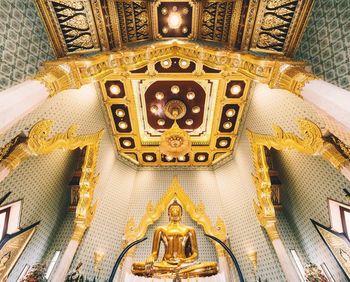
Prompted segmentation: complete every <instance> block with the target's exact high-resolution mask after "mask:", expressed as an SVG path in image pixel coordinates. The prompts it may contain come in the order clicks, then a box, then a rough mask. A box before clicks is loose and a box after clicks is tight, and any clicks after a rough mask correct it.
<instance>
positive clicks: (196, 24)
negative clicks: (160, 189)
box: [36, 0, 313, 166]
mask: <svg viewBox="0 0 350 282" xmlns="http://www.w3.org/2000/svg"><path fill="white" fill-rule="evenodd" d="M36 2H37V4H38V8H39V10H40V12H41V14H42V16H43V19H44V22H45V24H46V27H47V30H48V33H49V35H50V38H51V40H52V42H53V46H54V48H55V51H56V53H57V55H58V56H59V57H64V56H69V57H68V59H69V60H74V58H75V62H74V64H76V63H77V62H78V60H79V62H80V63H78V65H79V64H81V63H82V64H83V65H82V67H80V68H79V70H80V71H81V76H82V77H84V76H86V77H94V81H98V85H99V88H100V92H101V93H102V95H103V100H104V105H105V108H106V111H107V113H108V119H109V123H110V127H111V129H112V133H113V137H114V139H115V144H116V147H117V150H118V152H119V153H120V155H121V156H122V157H124V158H126V159H128V160H131V161H132V162H133V163H135V164H137V165H146V166H174V165H175V166H183V165H196V166H198V165H199V166H209V165H213V164H215V163H216V162H218V161H220V160H222V159H224V158H225V157H227V156H229V155H230V154H231V153H232V151H233V149H234V145H235V141H236V138H237V134H238V129H239V125H240V122H241V119H242V115H243V112H244V108H245V104H246V101H247V96H248V95H249V92H250V89H251V85H252V78H253V79H254V78H259V80H264V79H265V77H266V76H269V75H271V73H270V72H271V70H272V69H273V67H272V66H273V65H274V62H273V60H271V62H269V63H265V62H263V63H261V62H258V61H259V59H258V57H254V56H250V55H248V54H246V51H253V52H256V53H265V54H269V55H270V54H276V55H285V56H290V55H291V54H292V53H293V51H294V49H295V48H296V46H297V44H298V42H299V40H300V38H301V34H302V31H303V29H304V26H305V22H306V18H307V17H308V13H309V11H310V8H311V5H312V3H313V0H260V1H258V0H230V1H229V0H205V1H204V0H203V1H200V0H190V1H188V0H187V1H185V0H174V1H165V0H153V1H146V0H135V1H131V0H79V1H76V0H36ZM208 45H210V46H212V47H214V48H212V47H209V48H208V47H205V46H208ZM103 51H105V52H104V53H103V54H101V55H97V56H94V58H93V59H91V60H88V59H87V60H86V61H85V62H84V58H83V57H80V58H79V57H77V56H71V55H78V54H84V55H86V54H87V55H90V54H96V53H100V52H103ZM236 51H241V52H236ZM242 51H243V52H242ZM117 54H119V55H120V54H124V55H123V56H122V57H120V58H119V55H117ZM257 62H258V63H257ZM175 120H176V122H175ZM177 126H178V128H177ZM171 128H173V129H174V130H175V131H176V130H177V132H180V133H179V134H180V135H181V134H182V133H183V134H182V135H183V136H185V137H184V140H185V139H186V138H187V139H186V140H187V141H186V142H187V147H186V146H185V147H184V151H183V152H186V153H179V152H177V153H176V154H175V153H174V154H173V157H170V155H167V156H166V155H163V154H161V153H160V143H161V136H162V134H163V139H162V140H163V141H164V140H165V139H164V136H165V135H166V134H165V133H164V132H166V133H169V130H170V129H171ZM170 131H171V130H170ZM181 132H182V133H181ZM169 136H170V135H169ZM163 141H162V144H165V143H164V142H163ZM171 142H172V144H175V145H176V146H178V145H179V144H178V143H179V142H180V141H179V140H177V139H176V138H173V139H172V140H171ZM169 144H170V143H169ZM169 144H168V145H169ZM181 146H182V145H181ZM181 146H180V145H179V148H180V147H181ZM161 147H162V148H163V149H164V148H165V147H163V146H161ZM164 150H165V149H164ZM164 150H163V151H162V152H165V151H164ZM174 156H176V157H174Z"/></svg>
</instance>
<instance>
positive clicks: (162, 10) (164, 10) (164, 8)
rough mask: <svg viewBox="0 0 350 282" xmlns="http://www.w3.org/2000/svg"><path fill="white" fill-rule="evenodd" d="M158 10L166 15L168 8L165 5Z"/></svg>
mask: <svg viewBox="0 0 350 282" xmlns="http://www.w3.org/2000/svg"><path fill="white" fill-rule="evenodd" d="M160 12H161V13H162V15H164V16H165V15H166V14H167V13H168V9H167V8H166V7H163V8H162V9H161V10H160Z"/></svg>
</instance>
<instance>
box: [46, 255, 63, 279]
mask: <svg viewBox="0 0 350 282" xmlns="http://www.w3.org/2000/svg"><path fill="white" fill-rule="evenodd" d="M60 253H61V251H56V252H55V254H54V255H53V258H52V260H51V262H50V264H49V267H48V268H47V271H46V274H45V278H46V279H49V277H50V275H51V273H52V270H53V269H54V267H55V265H56V262H57V260H58V258H59V256H60Z"/></svg>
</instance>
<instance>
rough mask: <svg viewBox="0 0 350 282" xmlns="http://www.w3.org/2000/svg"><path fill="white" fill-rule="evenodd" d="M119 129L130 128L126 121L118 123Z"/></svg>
mask: <svg viewBox="0 0 350 282" xmlns="http://www.w3.org/2000/svg"><path fill="white" fill-rule="evenodd" d="M118 126H119V128H121V129H127V128H128V124H127V123H126V122H125V121H121V122H119V123H118Z"/></svg>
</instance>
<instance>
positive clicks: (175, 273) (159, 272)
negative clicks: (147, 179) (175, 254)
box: [132, 261, 218, 279]
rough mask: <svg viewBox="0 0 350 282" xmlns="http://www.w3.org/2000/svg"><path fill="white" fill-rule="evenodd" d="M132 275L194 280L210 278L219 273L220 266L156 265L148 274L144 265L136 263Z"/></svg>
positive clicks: (213, 264)
mask: <svg viewBox="0 0 350 282" xmlns="http://www.w3.org/2000/svg"><path fill="white" fill-rule="evenodd" d="M132 273H133V274H134V275H136V276H143V277H152V278H176V277H179V278H181V279H184V278H193V277H209V276H212V275H216V274H217V273H218V266H217V264H216V263H215V262H207V263H198V262H197V263H186V264H181V268H176V267H174V265H171V264H168V263H166V262H164V261H163V262H160V263H155V264H154V265H153V267H152V271H151V272H150V273H148V272H147V270H146V268H145V264H144V263H135V264H134V265H133V268H132Z"/></svg>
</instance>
